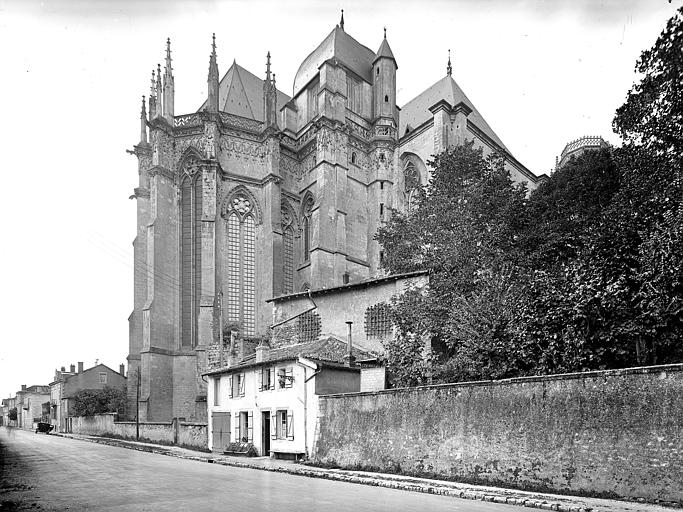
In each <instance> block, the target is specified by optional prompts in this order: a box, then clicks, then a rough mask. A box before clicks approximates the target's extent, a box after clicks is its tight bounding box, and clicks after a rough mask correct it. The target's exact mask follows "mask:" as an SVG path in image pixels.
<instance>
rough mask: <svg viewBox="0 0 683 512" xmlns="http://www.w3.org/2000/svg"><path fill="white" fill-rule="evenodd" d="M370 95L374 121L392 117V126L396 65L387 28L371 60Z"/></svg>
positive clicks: (394, 117)
mask: <svg viewBox="0 0 683 512" xmlns="http://www.w3.org/2000/svg"><path fill="white" fill-rule="evenodd" d="M372 66H373V69H372V77H373V84H372V95H373V102H372V103H373V113H374V117H375V122H377V121H379V120H380V119H381V118H384V119H385V120H388V119H392V120H393V122H394V126H396V125H397V124H398V122H397V121H398V119H397V109H396V70H397V69H398V65H397V64H396V59H395V58H394V54H393V52H392V51H391V47H390V46H389V42H388V41H387V29H386V28H385V29H384V39H383V40H382V44H381V45H380V47H379V50H377V54H376V55H375V59H374V60H373V61H372Z"/></svg>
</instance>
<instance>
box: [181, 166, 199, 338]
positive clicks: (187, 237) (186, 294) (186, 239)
mask: <svg viewBox="0 0 683 512" xmlns="http://www.w3.org/2000/svg"><path fill="white" fill-rule="evenodd" d="M200 175H201V171H200V170H199V169H198V167H197V166H196V165H195V164H194V162H191V163H190V164H189V165H188V166H187V167H186V169H185V171H184V173H183V175H182V177H181V182H180V292H181V293H180V297H181V298H180V343H181V346H182V347H185V348H190V347H194V346H195V345H196V344H197V317H198V316H199V297H200V285H201V274H202V268H201V218H202V179H201V177H200Z"/></svg>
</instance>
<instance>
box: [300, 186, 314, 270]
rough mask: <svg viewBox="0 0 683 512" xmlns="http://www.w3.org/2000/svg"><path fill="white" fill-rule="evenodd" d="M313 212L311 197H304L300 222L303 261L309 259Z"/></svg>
mask: <svg viewBox="0 0 683 512" xmlns="http://www.w3.org/2000/svg"><path fill="white" fill-rule="evenodd" d="M312 212H313V196H311V195H310V194H309V195H308V196H306V198H305V199H304V204H303V219H302V221H301V230H302V233H301V234H302V238H303V257H304V261H308V260H310V259H311V256H310V252H311V241H312V239H313V236H312V234H313V233H312V232H313V224H312V222H311V216H312Z"/></svg>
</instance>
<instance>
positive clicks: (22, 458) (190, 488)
mask: <svg viewBox="0 0 683 512" xmlns="http://www.w3.org/2000/svg"><path fill="white" fill-rule="evenodd" d="M6 510H50V511H64V510H69V511H77V510H106V511H123V510H126V511H129V510H154V511H171V510H172V511H174V512H176V511H183V510H192V511H210V510H216V511H218V510H220V511H225V510H229V511H230V512H233V511H249V512H254V511H260V510H269V511H270V510H272V511H297V512H302V511H308V510H321V511H325V512H334V511H353V512H358V511H362V510H372V511H375V510H377V511H381V510H386V511H391V512H400V511H404V510H405V511H412V510H419V511H426V510H428V511H430V512H431V511H437V510H450V511H473V512H484V511H487V512H494V511H495V512H514V510H515V508H513V506H511V505H499V504H494V503H485V502H477V501H469V500H460V499H457V498H451V497H445V496H434V495H428V494H421V493H414V492H406V491H399V490H395V489H385V488H380V487H370V486H365V485H358V484H351V483H345V482H335V481H330V480H322V479H317V478H306V477H301V476H295V475H287V474H282V473H272V472H268V471H258V470H254V469H242V468H235V467H227V466H218V465H213V464H207V463H205V462H196V461H190V460H183V459H177V458H174V457H168V456H165V455H159V454H154V453H147V452H138V451H134V450H128V449H125V448H118V447H113V446H105V445H100V444H95V443H89V442H85V441H80V440H74V439H66V438H62V437H57V436H48V435H45V434H35V433H33V432H28V431H20V430H15V431H14V433H13V434H12V435H9V434H8V433H7V432H6V431H5V429H3V428H0V511H2V512H5V511H6ZM517 510H520V511H522V510H524V509H523V508H519V507H517Z"/></svg>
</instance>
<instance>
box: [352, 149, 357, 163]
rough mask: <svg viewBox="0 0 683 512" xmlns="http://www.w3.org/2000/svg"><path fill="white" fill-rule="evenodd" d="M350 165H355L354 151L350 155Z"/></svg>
mask: <svg viewBox="0 0 683 512" xmlns="http://www.w3.org/2000/svg"><path fill="white" fill-rule="evenodd" d="M351 163H352V164H355V163H356V152H355V151H354V152H353V153H351Z"/></svg>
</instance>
